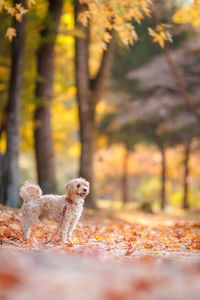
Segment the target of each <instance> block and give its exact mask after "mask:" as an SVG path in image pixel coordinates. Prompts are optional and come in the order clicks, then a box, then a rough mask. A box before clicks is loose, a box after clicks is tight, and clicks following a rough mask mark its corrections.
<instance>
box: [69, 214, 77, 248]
mask: <svg viewBox="0 0 200 300" xmlns="http://www.w3.org/2000/svg"><path fill="white" fill-rule="evenodd" d="M78 220H79V217H78V218H77V217H75V218H73V219H72V220H71V222H70V225H69V230H68V240H69V242H71V243H72V233H73V231H74V229H75V228H76V225H77V223H78Z"/></svg>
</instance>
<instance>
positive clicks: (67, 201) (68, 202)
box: [62, 197, 74, 217]
mask: <svg viewBox="0 0 200 300" xmlns="http://www.w3.org/2000/svg"><path fill="white" fill-rule="evenodd" d="M65 200H66V203H65V206H64V208H63V211H62V215H63V217H64V215H65V213H66V210H67V207H68V205H69V204H74V202H73V201H72V200H71V199H69V198H68V197H66V199H65Z"/></svg>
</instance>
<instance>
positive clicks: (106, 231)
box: [0, 209, 200, 300]
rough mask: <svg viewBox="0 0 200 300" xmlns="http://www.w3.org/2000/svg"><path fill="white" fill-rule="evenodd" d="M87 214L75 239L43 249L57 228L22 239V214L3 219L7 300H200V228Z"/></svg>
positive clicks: (0, 279) (1, 257)
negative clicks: (70, 242)
mask: <svg viewBox="0 0 200 300" xmlns="http://www.w3.org/2000/svg"><path fill="white" fill-rule="evenodd" d="M131 221H132V222H131V223H129V222H127V221H122V220H120V219H119V218H115V219H110V218H108V217H106V216H104V217H102V216H101V217H100V216H96V215H95V214H94V213H92V214H91V213H89V212H87V213H86V214H85V216H84V217H83V218H82V220H81V222H80V223H79V225H78V227H77V230H76V231H75V232H74V235H73V243H74V245H63V244H60V243H59V238H55V239H54V241H53V242H52V243H50V244H46V245H45V244H43V242H44V241H46V240H47V239H48V237H50V235H51V233H52V232H54V230H55V228H56V224H55V223H53V222H50V221H47V220H45V221H44V222H43V223H42V222H39V221H38V223H37V224H36V225H35V226H34V228H33V230H32V235H31V237H30V239H29V241H28V242H27V243H25V242H23V241H22V239H21V226H22V222H21V215H20V213H19V212H14V211H13V210H10V209H2V210H1V213H0V299H6V300H7V299H8V300H10V299H20V300H23V299H31V300H32V299H43V300H45V299H56V300H58V299H70V300H71V299H72V300H73V299H81V300H82V299H85V300H90V299H91V300H93V299H94V300H95V299H105V300H125V299H135V300H143V299H144V300H146V299H150V300H151V299H152V300H157V299H161V300H162V299H163V300H164V299H177V300H179V299H180V300H182V299H183V300H185V299H190V298H191V297H192V300H196V299H198V300H199V299H200V221H198V220H196V221H191V220H185V219H180V218H179V219H175V218H173V219H172V218H164V217H162V218H161V217H154V216H145V215H139V214H135V215H133V216H132V220H131Z"/></svg>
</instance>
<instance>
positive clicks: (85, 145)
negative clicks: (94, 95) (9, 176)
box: [75, 0, 95, 207]
mask: <svg viewBox="0 0 200 300" xmlns="http://www.w3.org/2000/svg"><path fill="white" fill-rule="evenodd" d="M83 9H84V5H81V4H80V3H79V1H78V0H77V1H75V25H76V26H77V27H79V28H80V29H81V30H82V31H83V32H84V34H85V38H76V44H75V45H76V55H75V63H76V85H77V101H78V110H79V122H80V142H81V156H80V176H81V177H84V178H85V179H86V180H88V181H89V182H90V194H89V195H88V197H87V203H86V205H87V206H89V207H95V195H94V166H93V163H94V151H95V149H94V148H95V144H94V143H95V109H94V106H95V104H94V103H92V102H91V99H90V96H91V95H90V77H89V66H88V61H89V27H83V26H82V25H81V24H80V22H79V21H78V14H79V13H80V11H81V10H83Z"/></svg>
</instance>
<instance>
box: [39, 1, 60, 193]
mask: <svg viewBox="0 0 200 300" xmlns="http://www.w3.org/2000/svg"><path fill="white" fill-rule="evenodd" d="M62 7H63V0H49V8H48V12H47V16H46V20H45V22H44V24H48V26H47V25H44V26H45V27H44V29H43V30H42V31H41V33H40V35H41V43H40V46H39V49H38V51H37V78H38V79H37V83H36V90H35V96H36V98H37V101H38V103H37V105H36V109H35V114H34V122H35V129H34V136H35V154H36V164H37V174H38V182H39V184H40V186H41V188H42V190H43V192H44V193H55V192H56V176H55V162H54V149H53V141H52V129H51V111H50V109H51V101H52V97H53V81H54V57H55V40H56V35H57V32H58V26H59V23H60V17H61V14H62ZM47 20H48V22H47ZM49 21H50V23H49Z"/></svg>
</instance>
